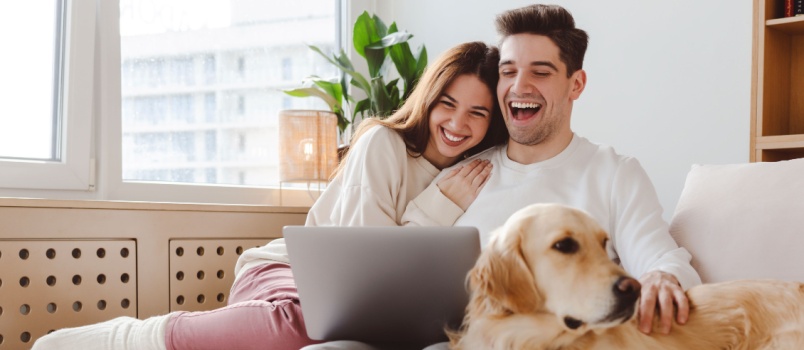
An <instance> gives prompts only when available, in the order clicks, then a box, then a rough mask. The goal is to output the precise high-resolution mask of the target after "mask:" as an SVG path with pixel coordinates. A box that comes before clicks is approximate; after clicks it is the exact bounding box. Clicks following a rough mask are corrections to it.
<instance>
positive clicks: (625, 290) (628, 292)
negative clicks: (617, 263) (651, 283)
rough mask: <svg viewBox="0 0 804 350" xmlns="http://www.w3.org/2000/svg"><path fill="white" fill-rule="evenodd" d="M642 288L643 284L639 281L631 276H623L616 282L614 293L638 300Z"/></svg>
mask: <svg viewBox="0 0 804 350" xmlns="http://www.w3.org/2000/svg"><path fill="white" fill-rule="evenodd" d="M641 290H642V285H641V284H639V281H637V280H635V279H633V278H631V277H626V276H622V277H620V279H618V280H617V282H616V283H614V295H616V296H617V298H620V299H625V300H629V301H636V300H637V299H638V298H639V292H640V291H641Z"/></svg>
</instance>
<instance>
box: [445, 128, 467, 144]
mask: <svg viewBox="0 0 804 350" xmlns="http://www.w3.org/2000/svg"><path fill="white" fill-rule="evenodd" d="M441 130H444V137H446V138H447V140H450V141H452V142H459V141H462V140H463V139H465V138H466V136H458V135H453V134H450V133H449V132H448V131H447V129H441Z"/></svg>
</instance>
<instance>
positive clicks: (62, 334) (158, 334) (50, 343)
mask: <svg viewBox="0 0 804 350" xmlns="http://www.w3.org/2000/svg"><path fill="white" fill-rule="evenodd" d="M171 315H172V314H167V315H162V316H154V317H150V318H147V319H144V320H138V319H136V318H133V317H118V318H115V319H112V320H109V321H106V322H101V323H96V324H91V325H88V326H82V327H76V328H63V329H60V330H57V331H55V332H53V333H50V334H48V335H46V336H44V337H41V338H39V339H38V340H37V341H36V343H34V346H33V348H32V349H31V350H50V349H76V350H166V349H165V329H166V328H167V323H168V320H170V316H171Z"/></svg>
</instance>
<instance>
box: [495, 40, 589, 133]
mask: <svg viewBox="0 0 804 350" xmlns="http://www.w3.org/2000/svg"><path fill="white" fill-rule="evenodd" d="M583 74H584V73H583V71H582V70H578V71H577V72H575V73H573V75H572V76H570V77H569V78H567V66H566V65H565V64H564V62H562V61H561V59H560V58H559V49H558V46H556V45H555V44H554V43H553V41H552V40H550V39H549V38H547V37H546V36H542V35H535V34H516V35H511V36H509V37H508V38H506V39H505V40H504V41H503V42H502V44H501V46H500V81H499V83H498V84H497V96H498V99H499V101H500V107H501V108H502V112H503V117H504V118H505V125H506V126H507V127H508V132H509V133H510V134H511V139H512V140H513V141H515V142H517V143H519V144H522V145H537V144H540V143H542V142H544V141H549V140H550V138H551V137H552V136H554V135H556V134H558V133H562V132H571V130H570V114H571V112H572V101H574V100H575V99H577V98H578V97H579V96H580V93H581V91H582V90H583V84H584V83H585V76H583ZM579 76H582V77H579Z"/></svg>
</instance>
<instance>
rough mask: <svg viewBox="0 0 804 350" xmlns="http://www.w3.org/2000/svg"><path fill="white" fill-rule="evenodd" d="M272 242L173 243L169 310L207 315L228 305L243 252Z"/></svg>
mask: <svg viewBox="0 0 804 350" xmlns="http://www.w3.org/2000/svg"><path fill="white" fill-rule="evenodd" d="M269 241H270V239H203V240H189V239H188V240H185V239H176V240H171V241H170V310H171V311H177V310H186V311H204V310H212V309H216V308H219V307H221V306H225V305H226V301H227V298H228V297H229V290H230V289H231V288H232V283H233V282H234V266H235V263H236V262H237V258H238V257H239V256H240V254H242V253H243V251H244V250H246V249H248V248H251V247H257V246H261V245H265V244H266V243H268V242H269Z"/></svg>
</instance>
